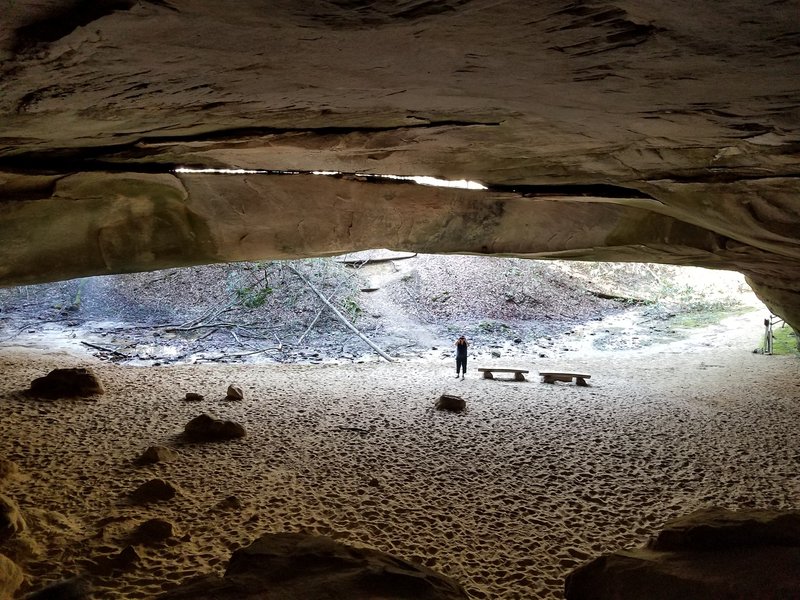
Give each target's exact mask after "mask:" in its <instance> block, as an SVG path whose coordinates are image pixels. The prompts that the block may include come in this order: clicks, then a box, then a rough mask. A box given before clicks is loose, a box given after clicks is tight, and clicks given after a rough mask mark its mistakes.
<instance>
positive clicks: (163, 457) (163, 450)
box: [136, 446, 178, 465]
mask: <svg viewBox="0 0 800 600" xmlns="http://www.w3.org/2000/svg"><path fill="white" fill-rule="evenodd" d="M176 458H178V453H177V452H175V451H174V450H172V449H171V448H167V447H166V446H150V447H149V448H148V449H147V450H145V451H144V452H142V455H141V456H140V457H139V458H138V459H136V462H137V463H139V464H140V465H152V464H155V463H162V462H169V461H171V460H175V459H176Z"/></svg>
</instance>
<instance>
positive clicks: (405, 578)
mask: <svg viewBox="0 0 800 600" xmlns="http://www.w3.org/2000/svg"><path fill="white" fill-rule="evenodd" d="M265 597H269V598H274V599H275V600H284V599H285V600H290V599H296V598H304V599H306V600H323V599H328V598H354V599H355V598H380V599H381V600H466V598H467V595H466V592H464V590H463V589H462V588H461V586H459V585H458V584H457V583H455V582H454V581H452V580H451V579H448V578H447V577H444V576H443V575H439V574H438V573H435V572H434V571H431V570H430V569H427V568H425V567H422V566H418V565H414V564H412V563H409V562H407V561H404V560H401V559H399V558H395V557H393V556H389V555H388V554H384V553H382V552H378V551H377V550H371V549H368V548H354V547H351V546H346V545H344V544H340V543H339V542H335V541H334V540H331V539H329V538H325V537H317V536H310V535H304V534H297V533H275V534H267V535H264V536H262V537H260V538H259V539H257V540H256V541H255V542H253V543H252V544H250V545H249V546H247V547H246V548H242V549H241V550H237V551H236V552H234V553H233V556H231V560H230V562H229V563H228V568H227V570H226V571H225V577H224V578H218V577H207V578H204V579H202V580H200V581H196V582H193V583H190V584H187V585H185V586H182V587H181V588H179V589H177V590H175V591H173V592H169V593H167V594H165V595H163V596H161V597H160V600H188V599H189V598H191V599H192V600H211V599H214V600H247V599H253V600H255V599H257V598H265Z"/></svg>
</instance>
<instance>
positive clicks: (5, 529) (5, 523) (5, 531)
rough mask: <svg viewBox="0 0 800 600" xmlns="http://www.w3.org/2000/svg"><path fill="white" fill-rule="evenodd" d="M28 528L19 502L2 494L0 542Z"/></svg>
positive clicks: (0, 497) (0, 499)
mask: <svg viewBox="0 0 800 600" xmlns="http://www.w3.org/2000/svg"><path fill="white" fill-rule="evenodd" d="M25 529H26V524H25V519H23V518H22V514H21V513H20V511H19V506H18V505H17V503H16V502H15V501H14V500H12V499H11V498H9V497H8V496H4V495H2V494H0V543H2V542H4V541H6V540H8V539H11V538H12V537H14V536H16V535H19V534H20V533H22V532H23V531H25Z"/></svg>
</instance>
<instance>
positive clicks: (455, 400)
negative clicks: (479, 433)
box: [436, 394, 467, 412]
mask: <svg viewBox="0 0 800 600" xmlns="http://www.w3.org/2000/svg"><path fill="white" fill-rule="evenodd" d="M465 408H467V403H466V402H465V401H464V399H463V398H462V397H461V396H451V395H450V394H442V395H441V396H439V399H438V400H437V401H436V409H437V410H450V411H453V412H461V411H463V410H464V409H465Z"/></svg>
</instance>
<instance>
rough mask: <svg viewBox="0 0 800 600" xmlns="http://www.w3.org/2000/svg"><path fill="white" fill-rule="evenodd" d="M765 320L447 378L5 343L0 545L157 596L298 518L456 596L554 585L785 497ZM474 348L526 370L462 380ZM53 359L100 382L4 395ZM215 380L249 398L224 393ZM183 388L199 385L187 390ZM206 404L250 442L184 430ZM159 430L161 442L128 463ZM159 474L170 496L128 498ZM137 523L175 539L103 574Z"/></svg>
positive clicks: (786, 425)
mask: <svg viewBox="0 0 800 600" xmlns="http://www.w3.org/2000/svg"><path fill="white" fill-rule="evenodd" d="M759 318H760V316H759V315H756V316H755V317H754V316H753V315H752V314H751V315H749V316H748V317H747V319H748V320H747V321H746V322H745V321H744V320H743V318H739V319H738V320H734V321H731V322H729V323H727V324H725V325H724V326H722V327H718V328H715V329H714V330H713V331H710V332H704V333H703V334H702V336H700V337H698V336H696V337H695V338H693V339H692V340H689V341H687V342H680V343H673V344H662V345H658V346H653V347H650V348H648V349H645V350H637V351H607V352H598V351H589V344H588V341H590V339H591V336H590V335H588V334H587V335H586V336H584V337H578V338H576V336H575V335H573V336H572V338H571V340H570V341H569V344H572V346H573V349H572V350H571V351H569V352H567V351H561V352H557V351H554V352H553V354H552V355H551V356H550V357H549V358H546V359H542V358H538V357H533V356H531V357H519V356H518V357H513V358H508V359H503V358H499V359H491V358H488V355H486V354H484V353H482V351H481V349H473V350H474V352H476V353H479V354H480V357H479V358H473V359H471V360H470V364H469V373H468V376H467V379H466V380H464V381H461V380H456V379H455V377H454V364H453V363H454V361H453V360H452V359H450V358H447V359H445V358H442V357H441V355H436V356H431V357H428V358H425V359H418V360H406V361H402V362H396V363H392V364H389V363H386V362H382V361H380V362H379V361H378V360H375V361H369V362H366V363H363V364H339V365H336V364H325V365H302V366H301V365H294V366H285V365H280V366H279V365H273V364H263V365H239V366H225V365H204V366H168V367H147V368H141V367H130V366H117V365H111V364H107V363H101V362H99V361H97V360H96V359H94V358H92V357H91V356H90V355H88V354H83V355H81V354H79V353H78V352H77V351H72V350H70V351H63V350H46V349H35V348H19V347H5V348H2V349H0V373H1V374H0V403H1V404H0V410H2V420H0V457H6V458H8V459H11V460H13V461H14V462H15V463H16V464H17V465H18V466H19V469H20V472H21V475H20V476H18V477H16V478H15V479H12V480H11V481H8V482H6V483H5V485H4V490H3V493H5V494H7V495H8V496H10V497H12V498H13V499H15V500H16V501H17V502H18V504H19V505H20V508H21V510H22V513H23V515H24V516H25V518H26V519H27V520H28V524H29V531H28V532H27V533H26V535H25V537H24V539H23V540H21V541H20V540H18V541H17V542H15V543H14V544H12V545H11V548H10V550H9V548H8V547H7V548H6V552H7V553H11V554H13V555H14V556H15V557H16V558H17V559H18V560H19V561H20V562H21V564H22V566H23V568H24V569H25V571H26V573H27V576H28V579H27V581H26V584H25V585H26V588H25V589H33V588H37V587H40V586H41V585H43V584H45V583H47V582H50V581H54V580H57V579H59V578H61V577H64V576H67V575H69V574H70V573H76V572H83V571H86V570H88V571H89V572H91V573H93V575H92V580H93V582H94V584H95V586H96V589H97V593H96V597H97V598H104V599H106V598H108V599H116V598H152V597H154V596H156V595H157V594H158V593H160V592H161V591H163V590H167V589H171V588H173V587H174V586H176V585H177V584H179V583H180V582H182V581H185V580H186V579H188V578H190V577H192V576H194V575H197V574H202V573H211V572H216V573H221V572H222V571H223V569H224V566H225V563H226V561H227V559H228V557H229V556H230V553H231V551H232V550H234V549H235V548H237V547H240V546H242V545H246V544H247V543H249V542H250V541H251V540H253V539H255V538H256V537H257V536H259V535H260V534H262V533H266V532H277V531H293V532H310V533H317V534H324V535H329V536H332V537H334V538H336V539H339V540H341V541H344V542H346V543H351V544H354V545H363V546H369V547H372V548H377V549H379V550H382V551H386V552H390V553H393V554H395V555H398V556H401V557H403V558H406V559H411V560H414V561H417V562H420V563H423V564H425V565H427V566H429V567H432V568H434V569H436V570H438V571H440V572H442V573H444V574H446V575H449V576H451V577H453V578H455V579H456V580H458V581H459V582H461V583H462V584H463V585H464V586H465V588H466V589H467V590H468V591H469V593H470V594H471V596H472V597H474V598H502V599H530V598H560V597H562V594H563V580H564V577H565V575H566V574H567V573H569V572H570V571H571V570H572V569H574V568H575V567H576V566H578V565H580V564H581V563H582V562H584V561H585V560H587V559H589V558H590V557H594V556H597V555H599V554H602V553H605V552H610V551H614V550H617V549H620V548H627V547H635V546H639V545H641V544H643V543H644V542H645V541H646V540H647V538H648V536H650V535H651V534H653V533H654V532H656V531H657V530H658V529H659V528H660V527H661V526H662V525H663V524H664V523H665V522H666V521H667V520H669V519H672V518H674V517H677V516H680V515H685V514H687V513H689V512H691V511H693V510H695V509H699V508H704V507H709V506H720V507H726V508H730V509H740V508H754V507H758V508H774V509H782V508H786V509H788V508H794V509H797V508H800V480H798V478H797V466H798V459H800V450H798V448H800V428H798V427H797V422H798V419H799V418H800V379H798V366H800V362H798V359H797V358H796V357H791V356H790V357H778V356H764V355H760V354H753V353H752V350H753V348H755V347H756V346H757V344H758V326H757V323H758V319H759ZM754 321H755V323H756V325H752V324H753V322H754ZM745 325H746V326H745ZM580 340H583V342H581V341H580ZM565 343H566V342H565ZM582 343H583V345H581V344H582ZM489 365H503V366H521V367H525V368H529V369H531V376H530V380H529V381H526V382H522V383H516V382H513V381H500V380H495V381H490V380H483V379H480V378H479V376H478V373H477V371H476V367H479V366H489ZM68 366H88V367H90V368H92V369H93V370H94V371H95V372H96V373H97V374H98V376H99V377H100V379H101V380H102V381H103V383H104V385H105V387H106V390H107V393H106V394H105V395H104V396H101V397H99V398H97V399H90V400H58V401H38V400H32V399H29V398H25V397H23V396H21V395H20V394H19V393H18V392H19V391H20V390H22V389H25V388H27V387H28V385H29V383H30V381H31V380H32V379H33V378H35V377H38V376H41V375H44V374H46V373H47V372H48V371H49V370H51V369H53V368H56V367H68ZM571 369H579V370H580V371H583V372H588V373H590V374H591V375H592V378H591V380H590V386H589V387H577V386H575V385H574V384H564V383H557V384H554V385H548V384H544V383H540V381H539V378H538V377H537V376H536V374H535V373H536V371H537V370H571ZM231 383H235V384H237V385H239V386H241V388H242V389H243V391H244V395H245V398H244V400H242V401H238V402H231V401H228V400H225V399H224V396H225V392H226V389H227V387H228V385H229V384H231ZM186 392H197V393H200V394H203V395H204V396H205V399H204V400H203V401H201V402H187V401H185V400H184V399H183V398H184V395H185V394H186ZM443 393H449V394H456V395H460V396H462V397H463V398H464V399H465V400H466V402H467V412H466V413H464V414H452V413H443V412H437V411H434V410H432V407H433V404H434V402H435V400H436V399H437V398H438V397H439V395H441V394H443ZM202 412H207V413H209V414H212V415H214V416H217V417H221V418H225V419H231V420H234V421H238V422H240V423H242V424H243V425H244V426H245V427H246V428H247V432H248V435H247V437H246V438H244V439H241V440H235V441H231V442H224V443H209V444H186V443H184V442H182V440H181V438H180V435H179V434H180V432H181V431H182V429H183V426H184V424H185V423H186V422H187V421H189V420H190V419H191V418H193V417H195V416H197V415H198V414H200V413H202ZM155 444H158V445H165V446H169V447H171V448H173V449H175V450H176V452H177V453H178V457H177V459H176V460H174V461H172V462H168V463H163V464H157V465H151V466H138V465H136V464H135V462H134V461H135V459H136V458H137V457H138V456H139V455H140V454H141V453H142V451H143V450H144V449H145V448H147V447H148V446H150V445H155ZM155 477H160V478H163V479H165V480H167V481H169V482H170V483H172V484H174V485H175V486H176V487H177V488H178V490H179V491H178V495H177V496H176V497H175V498H173V499H172V500H168V501H164V502H158V503H154V504H149V505H145V506H139V505H134V504H131V503H130V501H129V498H128V495H129V493H130V492H131V491H133V490H134V489H135V488H136V487H138V486H139V485H140V484H141V483H143V482H145V481H147V480H149V479H152V478H155ZM232 496H235V498H236V499H237V501H238V502H234V501H230V502H227V503H226V502H224V501H225V499H226V498H230V497H232ZM153 517H159V518H163V519H167V520H169V521H170V522H172V523H173V524H174V525H175V527H176V529H177V535H176V536H175V537H174V538H172V539H170V540H169V541H168V542H166V543H162V544H157V545H153V546H147V545H143V544H139V545H137V546H136V550H137V552H138V553H139V555H140V557H141V561H140V563H139V564H138V565H136V566H135V567H133V568H130V569H128V570H127V571H125V572H121V573H116V574H114V575H113V576H110V575H104V574H103V569H104V564H105V563H104V561H105V560H106V559H107V558H108V557H113V556H114V555H116V554H117V553H119V551H120V550H121V549H122V548H124V547H125V546H126V545H128V544H129V543H130V534H131V532H132V531H133V530H134V529H135V527H136V526H137V525H138V524H139V523H141V522H142V521H145V520H146V519H149V518H153Z"/></svg>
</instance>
